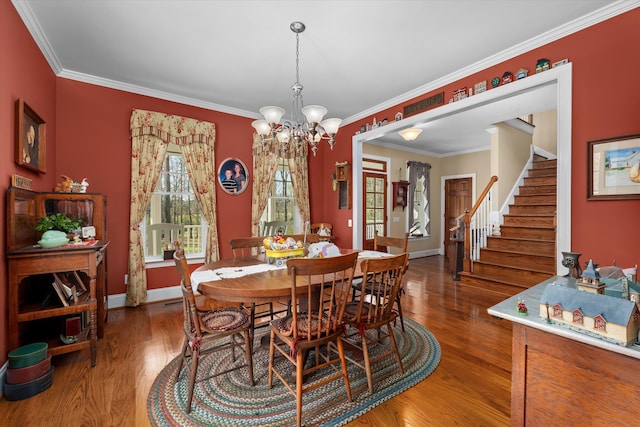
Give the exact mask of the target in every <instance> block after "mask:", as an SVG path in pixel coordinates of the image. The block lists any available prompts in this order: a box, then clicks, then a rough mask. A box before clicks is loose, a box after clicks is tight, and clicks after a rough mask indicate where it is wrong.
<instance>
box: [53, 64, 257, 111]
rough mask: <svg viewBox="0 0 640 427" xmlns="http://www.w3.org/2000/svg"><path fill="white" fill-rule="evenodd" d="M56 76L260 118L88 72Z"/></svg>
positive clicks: (62, 73)
mask: <svg viewBox="0 0 640 427" xmlns="http://www.w3.org/2000/svg"><path fill="white" fill-rule="evenodd" d="M58 77H62V78H66V79H69V80H76V81H80V82H84V83H90V84H93V85H96V86H103V87H108V88H111V89H117V90H122V91H125V92H130V93H136V94H138V95H145V96H151V97H153V98H159V99H164V100H167V101H173V102H179V103H181V104H185V105H192V106H194V107H200V108H205V109H207V110H214V111H219V112H222V113H228V114H234V115H236V116H242V117H249V118H254V119H258V118H260V117H259V116H258V115H257V114H256V113H255V112H251V111H246V110H241V109H238V108H233V107H229V106H226V105H221V104H214V103H212V102H206V101H203V100H201V99H195V98H189V97H186V96H180V95H175V94H173V93H168V92H163V91H160V90H155V89H149V88H147V87H144V86H137V85H132V84H129V83H123V82H119V81H116V80H110V79H105V78H102V77H96V76H92V75H89V74H83V73H77V72H75V71H67V70H64V71H62V72H60V73H59V74H58Z"/></svg>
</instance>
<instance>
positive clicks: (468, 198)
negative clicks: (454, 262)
mask: <svg viewBox="0 0 640 427" xmlns="http://www.w3.org/2000/svg"><path fill="white" fill-rule="evenodd" d="M472 196H473V180H472V179H471V177H466V178H452V179H445V181H444V224H445V226H444V230H445V232H444V235H443V236H442V238H443V239H444V241H443V246H444V248H445V251H444V253H445V255H446V257H447V258H449V261H450V260H451V257H452V256H453V255H452V254H454V250H455V247H454V245H455V243H453V242H451V240H450V239H449V230H450V229H451V228H453V227H456V226H457V218H458V217H459V216H460V215H462V214H464V212H465V210H471V208H472V205H471V202H472Z"/></svg>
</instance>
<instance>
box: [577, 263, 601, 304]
mask: <svg viewBox="0 0 640 427" xmlns="http://www.w3.org/2000/svg"><path fill="white" fill-rule="evenodd" d="M576 286H577V287H578V289H579V290H581V291H585V292H591V293H594V294H600V295H604V288H605V284H604V283H603V282H601V281H600V273H598V270H596V269H595V267H594V265H593V261H592V260H589V265H587V268H586V269H585V270H584V271H583V272H582V276H580V278H579V279H578V280H577V281H576Z"/></svg>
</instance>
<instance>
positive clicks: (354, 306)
mask: <svg viewBox="0 0 640 427" xmlns="http://www.w3.org/2000/svg"><path fill="white" fill-rule="evenodd" d="M358 305H360V303H359V302H357V301H355V302H350V303H348V304H347V305H346V306H345V308H344V314H343V315H342V318H343V319H344V320H345V321H346V322H354V321H355V320H356V316H357V314H358ZM368 314H369V307H368V306H367V304H363V305H362V316H363V317H366V316H367V315H368Z"/></svg>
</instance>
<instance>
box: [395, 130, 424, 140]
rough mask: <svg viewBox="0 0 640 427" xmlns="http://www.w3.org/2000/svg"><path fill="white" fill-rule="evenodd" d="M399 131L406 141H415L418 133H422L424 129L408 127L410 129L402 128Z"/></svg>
mask: <svg viewBox="0 0 640 427" xmlns="http://www.w3.org/2000/svg"><path fill="white" fill-rule="evenodd" d="M398 133H399V134H400V136H401V137H403V138H404V140H405V141H413V140H414V139H416V138H417V137H418V135H420V134H421V133H422V129H418V128H408V129H402V130H401V131H400V132H398Z"/></svg>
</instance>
